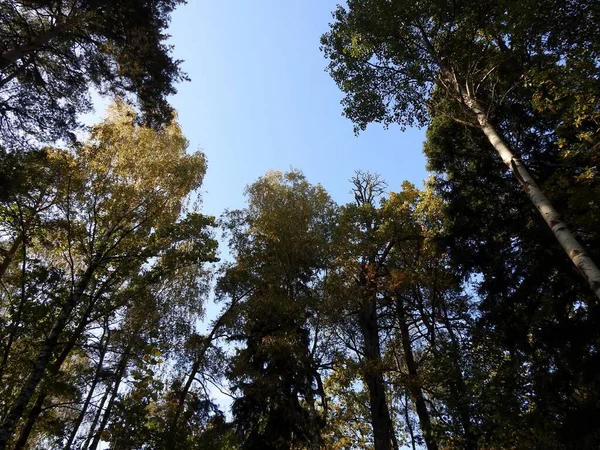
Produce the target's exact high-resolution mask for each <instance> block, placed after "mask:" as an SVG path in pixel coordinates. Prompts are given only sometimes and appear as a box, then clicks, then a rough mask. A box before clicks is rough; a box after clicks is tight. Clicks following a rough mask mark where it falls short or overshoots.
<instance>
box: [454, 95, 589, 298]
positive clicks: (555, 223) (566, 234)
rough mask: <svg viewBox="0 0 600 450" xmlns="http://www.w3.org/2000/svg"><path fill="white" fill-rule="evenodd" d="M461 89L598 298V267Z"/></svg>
mask: <svg viewBox="0 0 600 450" xmlns="http://www.w3.org/2000/svg"><path fill="white" fill-rule="evenodd" d="M461 93H463V99H464V102H465V104H466V105H467V106H468V107H469V109H470V110H471V111H472V112H473V114H474V115H475V117H476V118H477V122H478V123H479V126H480V127H481V130H482V131H483V133H484V134H485V135H486V137H487V138H488V140H489V141H490V143H491V144H492V146H493V147H494V149H496V151H497V152H498V154H499V155H500V157H501V158H502V161H503V162H504V164H505V165H506V166H507V167H508V169H509V170H510V171H511V172H512V173H513V175H514V176H515V178H516V179H517V180H518V181H519V183H520V184H521V186H522V187H523V190H524V191H525V192H526V193H527V195H528V197H529V199H530V200H531V202H532V203H533V204H534V206H535V207H536V208H537V210H538V211H539V212H540V214H541V215H542V217H543V218H544V220H545V221H546V223H547V224H548V226H549V227H550V229H551V230H552V233H553V234H554V236H555V237H556V239H557V240H558V242H559V243H560V245H561V246H562V248H563V249H564V251H565V252H566V253H567V255H568V257H569V259H570V260H571V261H572V262H573V264H575V267H577V269H578V270H579V272H580V273H581V275H582V276H583V277H584V278H585V280H586V281H587V282H588V284H589V285H590V288H591V289H592V291H593V292H594V294H595V295H596V297H597V299H599V300H600V270H599V269H598V266H596V264H595V263H594V261H593V260H592V258H590V257H589V256H588V254H587V252H586V251H585V248H584V247H583V245H581V244H580V243H579V241H578V240H577V238H575V236H574V235H573V233H572V232H571V230H569V228H568V227H567V225H566V224H565V223H564V222H563V221H562V219H561V217H560V215H559V214H558V212H557V211H556V209H555V208H554V206H552V203H550V200H549V199H548V197H546V195H545V194H544V192H543V191H542V190H541V189H540V187H539V186H538V185H537V183H536V182H535V180H534V179H533V177H532V176H531V174H530V173H529V171H528V170H527V168H526V167H525V165H524V164H523V162H522V161H521V160H520V159H519V158H517V157H516V156H515V155H514V154H513V152H512V151H511V150H510V149H509V147H508V145H506V143H505V142H504V140H503V139H502V137H501V136H500V134H499V133H498V131H497V130H496V128H495V127H494V126H493V125H492V124H490V122H489V120H488V117H487V114H486V112H485V110H484V109H483V107H482V106H481V105H480V104H479V102H478V101H477V100H476V99H475V98H473V97H472V96H469V95H468V94H466V93H464V91H463V90H462V89H461Z"/></svg>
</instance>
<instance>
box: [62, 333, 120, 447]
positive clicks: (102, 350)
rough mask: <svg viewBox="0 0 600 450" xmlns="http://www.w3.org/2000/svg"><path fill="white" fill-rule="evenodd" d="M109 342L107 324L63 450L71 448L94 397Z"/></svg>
mask: <svg viewBox="0 0 600 450" xmlns="http://www.w3.org/2000/svg"><path fill="white" fill-rule="evenodd" d="M109 341H110V328H108V324H107V325H106V328H105V330H104V334H103V335H102V338H101V339H100V354H99V355H98V365H97V366H96V371H95V373H94V378H93V380H92V384H91V386H90V389H89V391H88V394H87V396H86V398H85V401H84V403H83V406H82V407H81V411H79V415H78V416H77V420H76V421H75V424H73V429H72V430H71V434H70V435H69V439H68V440H67V443H66V444H65V447H64V448H65V450H69V449H70V448H71V447H72V445H73V442H75V438H76V437H77V432H78V431H79V427H80V426H81V424H82V423H83V420H84V418H85V415H86V414H87V410H88V408H89V406H90V403H91V401H92V397H93V396H94V392H95V391H96V385H97V384H98V381H99V380H100V374H101V373H102V369H103V368H104V367H103V363H104V357H105V356H106V353H107V352H108V343H109Z"/></svg>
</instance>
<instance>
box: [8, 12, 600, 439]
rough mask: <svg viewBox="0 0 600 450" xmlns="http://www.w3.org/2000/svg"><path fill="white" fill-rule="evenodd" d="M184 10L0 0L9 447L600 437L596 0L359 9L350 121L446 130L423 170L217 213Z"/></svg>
mask: <svg viewBox="0 0 600 450" xmlns="http://www.w3.org/2000/svg"><path fill="white" fill-rule="evenodd" d="M182 3H184V2H182V1H179V0H148V1H146V0H144V1H142V0H127V1H118V2H117V1H109V0H91V1H83V0H69V1H54V0H49V1H46V0H43V1H42V0H40V1H37V0H35V1H34V0H31V1H30V0H27V1H16V0H6V1H2V2H1V3H0V18H1V20H0V37H1V39H0V450H4V449H64V450H69V449H77V450H99V449H115V450H134V449H135V450H142V449H157V450H167V449H173V450H262V449H274V450H279V449H281V450H283V449H306V450H313V449H330V450H352V449H373V450H400V449H413V450H416V449H419V448H425V449H427V450H442V449H468V450H476V449H482V450H483V449H505V448H506V449H562V448H565V449H596V448H598V447H599V446H600V425H599V424H600V354H599V351H598V349H599V348H600V326H599V324H600V306H599V300H600V271H598V266H597V264H598V262H600V232H599V227H598V224H599V223H600V203H599V199H600V177H599V176H598V167H599V164H600V134H599V132H600V107H599V102H600V84H599V80H600V63H599V61H600V31H599V30H598V27H597V26H596V24H597V23H598V22H599V19H600V5H598V4H597V3H598V2H595V1H592V0H589V1H588V0H572V1H563V2H560V1H554V0H541V1H530V0H525V1H518V2H517V1H516V0H503V1H488V0H476V1H470V2H466V1H462V0H456V1H453V2H446V1H439V0H419V1H416V2H415V1H412V2H407V1H404V0H348V1H347V2H346V4H345V5H343V6H338V7H337V8H336V9H335V10H334V11H333V16H332V21H331V23H330V24H329V29H328V30H327V31H326V32H325V33H324V34H323V35H322V37H321V52H322V54H323V55H324V56H325V58H326V61H324V63H323V65H324V66H325V65H327V72H328V73H329V74H330V75H331V77H332V78H333V81H334V82H335V84H336V85H337V87H338V88H339V89H340V90H341V91H342V94H343V99H342V107H341V111H342V112H343V114H344V115H345V116H346V117H347V118H348V119H350V121H352V122H353V124H354V126H355V131H356V132H357V133H363V132H365V130H366V129H367V127H368V126H369V125H370V124H373V123H382V124H384V125H385V126H386V127H390V128H391V127H396V126H397V127H400V128H401V129H405V128H407V127H411V126H417V125H418V126H423V127H426V140H425V142H424V143H423V147H422V150H423V153H424V155H425V158H426V161H427V170H428V172H429V177H428V179H427V180H425V181H424V182H423V184H422V185H421V186H418V185H416V184H414V183H410V182H408V181H405V182H404V183H402V185H401V186H392V187H390V186H389V185H388V181H389V180H385V179H384V178H383V177H382V176H381V175H379V174H378V173H375V172H372V171H369V170H366V169H364V168H360V167H359V168H357V170H356V171H355V172H354V173H348V174H347V175H345V176H346V177H347V178H349V179H348V182H347V185H346V186H345V188H344V189H345V190H347V191H349V194H350V196H349V197H348V198H347V199H346V200H343V201H340V200H339V199H338V198H334V196H333V195H332V194H331V193H330V192H329V191H328V189H326V187H325V186H326V185H327V180H314V181H313V180H311V179H309V177H307V176H306V175H305V174H304V173H303V171H302V170H300V169H294V168H292V169H288V170H285V171H281V170H276V169H272V170H269V171H266V172H265V173H264V174H263V175H262V176H260V177H258V178H257V179H255V180H253V181H252V182H250V183H249V184H248V185H247V187H246V189H245V191H244V193H243V194H244V197H245V202H244V204H243V205H242V206H239V207H234V206H233V205H232V204H227V205H223V209H224V212H223V213H222V214H221V215H220V216H219V217H214V216H212V215H209V214H207V213H206V212H205V210H204V206H203V203H202V200H203V197H206V196H209V195H211V194H212V193H211V192H210V191H209V192H208V193H206V192H205V184H204V182H205V176H206V174H207V171H208V173H210V166H209V164H208V162H207V156H206V155H205V154H204V153H203V152H201V151H192V150H190V148H189V147H190V143H189V141H188V140H187V139H186V137H185V136H184V132H183V130H182V126H181V124H180V123H179V118H178V116H177V114H176V112H175V110H174V108H173V106H172V105H171V104H170V102H171V101H172V99H173V97H172V95H174V94H175V92H176V88H177V85H178V83H179V82H181V81H186V80H187V76H186V75H185V74H184V72H183V71H182V68H181V61H178V60H177V59H175V58H174V57H173V48H172V47H171V44H170V41H169V36H168V35H167V32H170V33H176V31H177V30H176V29H173V30H171V29H169V24H170V21H171V15H172V13H173V12H174V11H175V8H176V7H178V6H179V5H180V4H182ZM315 39H318V36H315ZM206 45H210V44H206ZM317 47H318V45H315V51H318V48H317ZM231 57H235V55H232V56H231ZM206 63H207V64H208V63H209V62H206ZM236 76H238V75H236ZM239 76H243V75H239ZM188 81H189V80H188ZM191 82H192V83H196V82H197V81H193V80H192V81H191ZM200 82H201V81H200ZM94 91H95V92H96V93H99V94H100V95H104V96H105V97H107V98H109V99H110V100H111V102H112V103H111V106H110V107H109V108H108V111H107V112H106V114H105V116H104V117H103V118H101V119H98V120H97V123H96V124H95V125H93V126H90V127H84V126H83V125H82V123H83V121H82V114H83V113H85V112H89V111H90V109H91V107H92V102H91V98H92V96H93V95H95V94H93V92H94ZM289 107H290V108H292V107H293V105H290V106H289ZM388 133H391V131H388ZM398 136H399V138H398V139H400V140H402V136H403V135H402V134H398ZM247 150H248V152H252V148H248V149H247ZM367 150H368V151H365V152H364V155H365V167H366V166H367V164H366V163H367V162H368V161H367V160H366V159H367V158H378V157H379V156H378V149H377V148H370V149H367ZM403 158H405V156H404V155H403V154H402V153H401V152H400V151H398V156H397V160H396V161H387V162H386V164H388V165H398V166H400V165H401V164H402V161H403ZM230 164H231V165H232V167H233V164H234V163H233V162H230ZM332 170H333V169H332ZM232 173H233V172H232ZM221 175H222V176H225V177H227V174H221ZM318 181H320V183H319V182H318ZM224 398H226V399H227V400H226V401H224V400H223V399H224Z"/></svg>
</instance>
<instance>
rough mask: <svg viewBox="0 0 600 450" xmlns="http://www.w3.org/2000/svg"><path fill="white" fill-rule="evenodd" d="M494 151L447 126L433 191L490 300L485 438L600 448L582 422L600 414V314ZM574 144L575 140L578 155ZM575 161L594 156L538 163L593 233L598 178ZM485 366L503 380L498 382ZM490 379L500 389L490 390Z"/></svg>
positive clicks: (450, 238) (477, 339)
mask: <svg viewBox="0 0 600 450" xmlns="http://www.w3.org/2000/svg"><path fill="white" fill-rule="evenodd" d="M550 119H552V117H548V116H547V118H546V120H550ZM519 124H520V126H522V127H523V129H524V131H522V130H521V129H520V127H519ZM565 125H566V124H565ZM514 127H515V129H517V130H518V133H517V135H519V139H520V140H521V141H522V142H526V141H527V140H529V138H528V137H527V134H528V133H532V134H534V136H533V139H535V140H536V141H538V142H539V140H540V139H541V138H543V134H542V133H541V132H540V131H539V130H537V129H532V128H531V127H530V122H529V121H528V119H527V117H524V116H522V117H521V118H520V119H519V120H518V121H515V124H514ZM538 128H539V125H538ZM569 139H570V138H569ZM486 144H487V143H486V142H485V141H484V137H483V136H481V135H480V134H479V133H477V132H476V130H474V129H472V128H470V127H464V126H462V125H459V124H456V123H455V122H453V121H452V120H449V119H446V118H436V119H435V120H434V121H433V122H432V124H431V126H430V127H429V130H428V139H427V142H426V145H425V153H426V155H427V157H428V160H429V167H430V169H431V170H433V171H434V174H435V178H434V186H435V188H436V191H437V192H438V193H439V194H440V195H441V196H442V197H443V199H444V205H445V206H444V215H445V217H446V219H445V224H446V225H445V227H446V232H447V236H446V238H444V239H443V241H444V242H443V248H444V251H445V252H447V254H448V261H449V264H450V265H451V266H452V267H454V269H455V270H457V272H458V273H460V274H461V275H462V276H463V277H464V278H463V279H464V280H465V283H466V286H469V287H467V289H468V290H469V291H471V292H473V293H474V294H475V295H476V299H477V302H478V304H479V308H478V310H479V312H478V316H479V320H478V321H477V323H476V329H475V330H474V336H473V342H474V346H475V348H478V349H480V351H478V352H477V354H476V361H479V363H478V364H481V368H482V372H481V374H480V375H476V377H475V378H474V383H473V384H470V389H471V390H472V392H473V395H474V397H473V398H474V399H476V405H477V406H476V408H474V411H475V414H476V415H477V416H479V417H481V415H483V416H486V415H487V416H490V414H491V411H490V409H491V408H492V406H491V405H495V406H494V407H493V414H494V416H492V417H494V420H490V421H489V422H488V421H485V422H481V421H480V420H478V422H479V423H480V424H481V425H482V426H480V427H479V430H478V431H479V433H480V436H481V438H482V439H484V440H485V442H487V443H489V445H507V443H508V442H515V444H514V445H516V446H521V447H530V448H533V447H535V448H549V447H556V446H565V447H567V448H594V447H595V446H597V441H596V437H595V436H597V427H595V425H593V424H594V423H595V422H594V421H583V420H582V418H583V417H596V415H597V414H598V410H597V408H596V407H595V406H594V404H595V402H596V401H597V400H596V399H597V396H598V391H597V389H596V387H595V386H597V383H598V381H597V375H596V374H597V373H598V370H599V369H598V367H599V366H598V364H599V363H600V359H599V358H598V355H597V354H596V352H595V351H593V350H591V348H593V346H594V345H595V344H594V343H595V342H597V339H598V331H597V326H596V325H595V323H596V321H597V317H598V316H597V315H598V307H597V306H592V305H593V303H594V302H593V294H592V293H591V292H589V291H588V290H587V289H586V287H585V286H583V285H581V284H580V283H577V279H578V276H579V275H578V273H577V272H576V271H575V270H573V267H572V266H571V265H570V262H569V261H568V260H566V259H563V258H558V256H560V253H559V252H560V249H558V248H556V246H552V245H550V244H551V243H552V239H553V236H552V235H551V234H550V233H548V232H547V229H546V227H545V224H544V223H543V222H542V221H540V220H538V218H537V217H536V215H535V211H531V210H529V209H527V208H526V206H527V199H526V198H524V197H518V196H517V197H514V196H513V194H514V193H516V192H517V186H515V185H514V184H513V183H511V181H512V180H511V179H510V178H508V177H507V176H506V174H505V173H504V172H503V171H502V170H499V167H498V165H497V164H496V162H495V161H494V159H493V155H491V154H490V153H487V152H484V151H481V150H480V148H481V147H482V146H484V145H486ZM575 145H577V144H576V143H575V142H571V143H568V142H567V143H565V147H570V148H569V149H568V151H571V152H573V150H574V148H573V147H574V146H575ZM467 158H468V161H469V162H468V164H465V160H466V159H467ZM574 160H576V161H578V162H579V163H582V164H581V165H582V166H583V167H585V165H586V161H588V162H589V161H590V160H593V154H592V153H588V154H585V153H583V152H580V153H579V154H578V155H573V157H572V158H565V157H564V153H563V149H557V148H555V149H554V150H553V149H552V145H548V146H546V147H545V148H544V152H543V153H542V154H540V155H536V158H535V161H536V164H534V165H532V167H533V168H534V169H535V171H536V175H537V177H538V178H539V179H540V181H541V183H542V185H543V186H544V187H547V188H548V190H549V191H550V190H552V192H553V197H554V201H556V203H557V205H561V206H562V207H564V208H565V210H566V211H568V214H569V215H568V219H569V222H570V223H572V224H573V225H574V227H575V229H578V230H585V229H586V228H587V227H588V225H589V223H591V221H597V220H598V217H599V216H598V209H597V208H596V207H595V206H594V205H593V204H590V202H589V201H588V200H586V199H587V198H588V196H589V195H590V192H593V191H594V190H595V189H597V186H598V180H596V179H591V180H590V179H587V178H585V177H581V178H579V179H577V177H573V176H572V175H573V173H572V171H571V169H572V168H573V166H572V164H573V163H574ZM582 173H583V171H582ZM580 202H585V203H586V205H587V206H586V207H585V208H582V207H581V206H580V205H581V203H580ZM517 217H521V218H523V219H524V220H522V221H521V222H520V221H519V220H517ZM580 233H581V235H582V237H583V238H584V239H585V242H586V244H587V245H588V246H589V248H591V249H598V248H599V239H598V234H597V233H596V232H594V231H591V232H585V233H584V232H583V231H580ZM549 274H550V276H549ZM588 305H589V306H588ZM486 367H487V372H489V373H493V374H495V375H494V377H492V379H491V380H490V379H489V376H487V375H485V368H486ZM483 383H486V384H488V386H493V389H482V385H483ZM583 392H585V394H584V395H582V394H581V393H583ZM500 399H501V400H500Z"/></svg>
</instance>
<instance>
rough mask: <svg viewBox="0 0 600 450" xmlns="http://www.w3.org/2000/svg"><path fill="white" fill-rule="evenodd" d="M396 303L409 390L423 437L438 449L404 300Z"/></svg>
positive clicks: (430, 445)
mask: <svg viewBox="0 0 600 450" xmlns="http://www.w3.org/2000/svg"><path fill="white" fill-rule="evenodd" d="M396 304H397V308H398V326H399V328H400V337H401V340H402V349H403V350H404V359H405V360H406V367H407V369H408V376H409V381H408V390H409V392H410V393H411V396H412V398H413V401H414V402H415V407H416V409H417V416H418V417H419V424H420V425H421V430H422V431H423V437H424V438H425V445H426V446H427V450H438V445H437V442H436V440H435V437H434V435H433V427H432V426H431V418H430V417H429V411H428V410H427V404H426V403H425V396H424V395H423V389H422V388H421V380H420V379H419V373H418V369H417V363H416V361H415V358H414V355H413V351H412V345H411V342H410V332H409V329H408V322H407V318H406V310H405V308H404V304H403V303H402V300H400V299H397V301H396Z"/></svg>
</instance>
